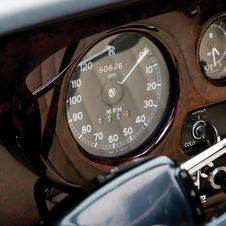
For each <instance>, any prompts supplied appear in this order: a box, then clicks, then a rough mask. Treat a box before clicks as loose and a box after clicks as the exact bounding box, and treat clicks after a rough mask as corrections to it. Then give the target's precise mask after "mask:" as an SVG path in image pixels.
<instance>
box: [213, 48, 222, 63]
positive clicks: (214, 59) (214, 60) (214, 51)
mask: <svg viewBox="0 0 226 226" xmlns="http://www.w3.org/2000/svg"><path fill="white" fill-rule="evenodd" d="M212 53H213V64H214V67H216V58H215V53H217V55H220V53H219V52H218V51H217V49H216V48H213V49H212Z"/></svg>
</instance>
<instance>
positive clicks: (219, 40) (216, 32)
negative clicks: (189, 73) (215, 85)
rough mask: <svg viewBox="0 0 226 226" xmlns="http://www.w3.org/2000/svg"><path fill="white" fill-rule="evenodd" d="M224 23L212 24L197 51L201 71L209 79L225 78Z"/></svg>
mask: <svg viewBox="0 0 226 226" xmlns="http://www.w3.org/2000/svg"><path fill="white" fill-rule="evenodd" d="M225 29H226V22H225V20H224V19H221V20H218V21H216V22H214V23H213V24H212V25H211V26H210V27H209V28H208V29H207V30H206V32H205V34H204V36H203V38H202V41H201V45H200V50H199V60H200V65H201V68H202V71H203V72H204V74H205V75H206V76H208V77H209V78H211V79H222V78H225V77H226V57H225V55H226V31H225Z"/></svg>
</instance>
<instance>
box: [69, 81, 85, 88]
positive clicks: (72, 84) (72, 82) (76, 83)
mask: <svg viewBox="0 0 226 226" xmlns="http://www.w3.org/2000/svg"><path fill="white" fill-rule="evenodd" d="M81 85H82V81H81V79H77V80H72V81H71V86H72V89H75V88H78V87H80V86H81Z"/></svg>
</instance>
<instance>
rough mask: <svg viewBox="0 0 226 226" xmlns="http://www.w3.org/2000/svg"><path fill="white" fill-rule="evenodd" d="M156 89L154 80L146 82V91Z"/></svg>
mask: <svg viewBox="0 0 226 226" xmlns="http://www.w3.org/2000/svg"><path fill="white" fill-rule="evenodd" d="M153 89H156V82H152V83H148V84H147V91H150V90H153Z"/></svg>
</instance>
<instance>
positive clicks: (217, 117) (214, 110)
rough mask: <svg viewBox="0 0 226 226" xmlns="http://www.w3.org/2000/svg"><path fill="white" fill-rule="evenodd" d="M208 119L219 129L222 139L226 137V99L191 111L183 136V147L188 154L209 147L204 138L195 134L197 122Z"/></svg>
mask: <svg viewBox="0 0 226 226" xmlns="http://www.w3.org/2000/svg"><path fill="white" fill-rule="evenodd" d="M206 120H208V121H209V122H211V123H212V124H213V125H214V126H215V128H216V129H217V131H218V133H219V135H220V137H221V139H223V138H225V137H226V101H224V102H221V103H218V104H214V105H209V106H206V107H202V108H200V109H196V110H194V111H192V112H190V113H189V115H188V117H187V120H186V122H185V125H184V129H183V132H182V136H181V147H182V149H183V150H184V152H185V154H186V155H189V156H191V155H194V154H197V153H199V152H200V151H203V150H205V149H206V148H208V145H207V143H206V142H205V141H204V140H203V139H197V137H196V136H194V133H193V132H194V131H193V130H194V129H193V128H194V126H195V125H196V124H197V122H199V121H200V122H202V121H206Z"/></svg>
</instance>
